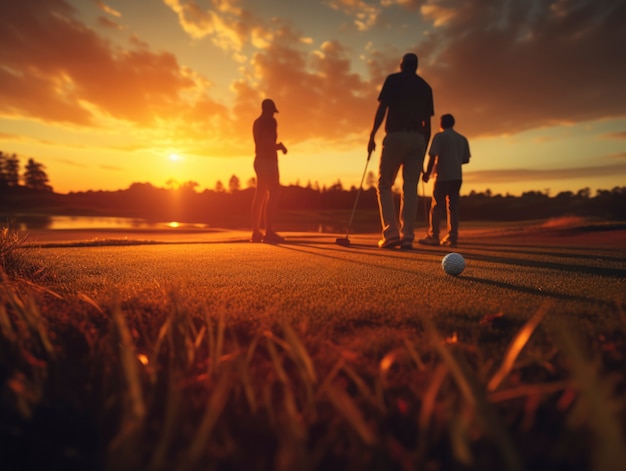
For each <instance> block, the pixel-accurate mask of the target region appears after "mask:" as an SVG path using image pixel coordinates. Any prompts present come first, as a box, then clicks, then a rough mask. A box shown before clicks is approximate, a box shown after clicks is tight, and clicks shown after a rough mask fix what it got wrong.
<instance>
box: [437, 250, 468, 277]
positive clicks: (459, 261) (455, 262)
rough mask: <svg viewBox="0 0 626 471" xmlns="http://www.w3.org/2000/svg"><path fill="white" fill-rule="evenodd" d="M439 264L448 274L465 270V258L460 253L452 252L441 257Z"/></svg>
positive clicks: (457, 273)
mask: <svg viewBox="0 0 626 471" xmlns="http://www.w3.org/2000/svg"><path fill="white" fill-rule="evenodd" d="M441 266H442V267H443V271H445V272H446V273H447V274H448V275H460V274H461V273H462V272H463V270H465V259H464V258H463V256H462V255H461V254H460V253H456V252H452V253H449V254H448V255H446V256H445V257H443V260H441Z"/></svg>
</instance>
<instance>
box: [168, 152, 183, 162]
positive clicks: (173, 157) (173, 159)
mask: <svg viewBox="0 0 626 471" xmlns="http://www.w3.org/2000/svg"><path fill="white" fill-rule="evenodd" d="M168 158H169V160H170V162H180V161H182V160H183V158H182V157H181V156H180V155H178V154H174V153H172V154H170V155H169V157H168Z"/></svg>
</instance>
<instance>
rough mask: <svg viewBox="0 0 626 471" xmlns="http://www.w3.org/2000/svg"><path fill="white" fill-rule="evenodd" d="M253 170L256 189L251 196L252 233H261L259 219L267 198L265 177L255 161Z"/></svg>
mask: <svg viewBox="0 0 626 471" xmlns="http://www.w3.org/2000/svg"><path fill="white" fill-rule="evenodd" d="M254 170H255V171H256V189H255V190H254V197H253V198H252V209H251V213H252V214H251V216H252V235H253V238H254V237H255V234H260V233H261V219H262V217H263V208H264V207H265V202H266V200H267V189H268V186H267V178H266V175H265V172H264V169H263V167H262V165H261V164H260V163H259V164H257V162H255V163H254Z"/></svg>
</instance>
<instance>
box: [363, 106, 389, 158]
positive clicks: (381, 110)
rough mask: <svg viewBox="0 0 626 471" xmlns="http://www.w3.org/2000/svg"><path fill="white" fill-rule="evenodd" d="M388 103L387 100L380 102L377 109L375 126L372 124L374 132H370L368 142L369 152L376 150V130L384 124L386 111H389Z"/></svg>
mask: <svg viewBox="0 0 626 471" xmlns="http://www.w3.org/2000/svg"><path fill="white" fill-rule="evenodd" d="M387 107H388V105H387V104H386V103H385V102H382V101H381V102H380V103H379V104H378V109H377V110H376V115H375V116H374V126H372V132H371V133H370V140H369V142H368V143H367V153H368V154H369V153H371V152H373V151H375V150H376V132H377V131H378V128H380V125H381V124H383V120H384V119H385V113H387Z"/></svg>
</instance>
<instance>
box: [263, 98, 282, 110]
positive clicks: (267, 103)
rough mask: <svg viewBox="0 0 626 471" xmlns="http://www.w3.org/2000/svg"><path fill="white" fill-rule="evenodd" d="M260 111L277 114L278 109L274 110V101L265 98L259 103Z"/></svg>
mask: <svg viewBox="0 0 626 471" xmlns="http://www.w3.org/2000/svg"><path fill="white" fill-rule="evenodd" d="M261 109H262V110H263V111H271V112H273V113H278V109H277V108H276V103H274V100H271V99H269V98H266V99H265V100H263V102H262V103H261Z"/></svg>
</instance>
